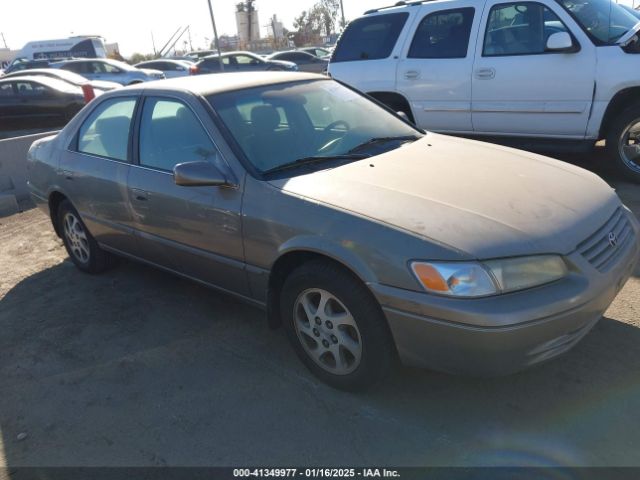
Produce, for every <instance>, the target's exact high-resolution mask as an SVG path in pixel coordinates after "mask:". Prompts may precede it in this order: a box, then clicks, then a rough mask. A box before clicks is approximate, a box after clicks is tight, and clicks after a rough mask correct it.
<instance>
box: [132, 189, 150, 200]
mask: <svg viewBox="0 0 640 480" xmlns="http://www.w3.org/2000/svg"><path fill="white" fill-rule="evenodd" d="M131 193H133V198H135V199H136V200H138V201H139V202H146V201H147V200H149V194H148V193H147V192H145V191H144V190H140V189H138V188H132V189H131Z"/></svg>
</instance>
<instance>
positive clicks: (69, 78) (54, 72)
mask: <svg viewBox="0 0 640 480" xmlns="http://www.w3.org/2000/svg"><path fill="white" fill-rule="evenodd" d="M25 75H28V76H30V77H49V78H55V79H57V80H62V81H63V82H65V83H68V84H70V85H74V86H76V87H80V88H82V86H83V85H86V84H89V85H91V87H92V88H93V91H94V92H95V94H96V95H101V94H103V93H104V92H108V91H109V90H114V89H116V88H120V87H122V85H120V84H119V83H116V82H107V81H104V80H88V79H86V78H85V77H83V76H82V75H78V74H77V73H73V72H70V71H68V70H61V69H59V68H34V69H29V70H21V71H18V72H13V73H8V74H7V75H5V76H3V77H2V78H3V79H5V78H14V77H22V76H25Z"/></svg>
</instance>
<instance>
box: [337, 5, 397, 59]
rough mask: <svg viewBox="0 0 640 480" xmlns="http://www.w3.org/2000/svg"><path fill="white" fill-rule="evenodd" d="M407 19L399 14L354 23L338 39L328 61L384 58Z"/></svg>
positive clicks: (388, 53) (366, 18) (365, 18)
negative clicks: (331, 56)
mask: <svg viewBox="0 0 640 480" xmlns="http://www.w3.org/2000/svg"><path fill="white" fill-rule="evenodd" d="M408 17H409V14H408V13H407V12H402V13H389V14H387V15H376V16H373V17H362V18H359V19H358V20H354V21H353V22H351V23H350V24H349V26H348V27H347V29H346V30H345V31H344V33H343V34H342V36H341V37H340V41H339V42H338V45H337V46H336V50H335V52H334V54H333V58H332V59H331V61H332V62H351V61H354V60H376V59H381V58H387V57H388V56H389V55H391V52H392V50H393V47H394V45H395V44H396V41H397V40H398V36H399V35H400V32H401V31H402V28H403V27H404V24H405V22H406V21H407V18H408Z"/></svg>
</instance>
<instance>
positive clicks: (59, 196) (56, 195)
mask: <svg viewBox="0 0 640 480" xmlns="http://www.w3.org/2000/svg"><path fill="white" fill-rule="evenodd" d="M64 200H69V199H68V198H67V196H66V195H64V194H63V193H62V192H60V191H58V190H53V191H52V192H50V193H49V198H48V203H49V217H50V218H51V224H52V225H53V229H54V230H55V232H56V235H58V237H62V232H61V231H60V226H59V225H58V207H60V204H61V203H62V202H63V201H64Z"/></svg>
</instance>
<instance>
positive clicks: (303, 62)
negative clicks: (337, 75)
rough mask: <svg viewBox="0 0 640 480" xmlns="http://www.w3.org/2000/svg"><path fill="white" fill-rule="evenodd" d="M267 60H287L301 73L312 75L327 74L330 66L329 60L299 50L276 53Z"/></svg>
mask: <svg viewBox="0 0 640 480" xmlns="http://www.w3.org/2000/svg"><path fill="white" fill-rule="evenodd" d="M267 60H285V61H287V62H292V63H295V64H296V65H297V66H298V69H299V70H300V71H302V72H311V73H325V72H326V71H327V66H328V65H329V60H327V59H324V58H319V57H316V56H315V55H312V54H310V53H307V52H302V51H299V50H290V51H287V52H276V53H273V54H271V55H269V56H268V57H267Z"/></svg>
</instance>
